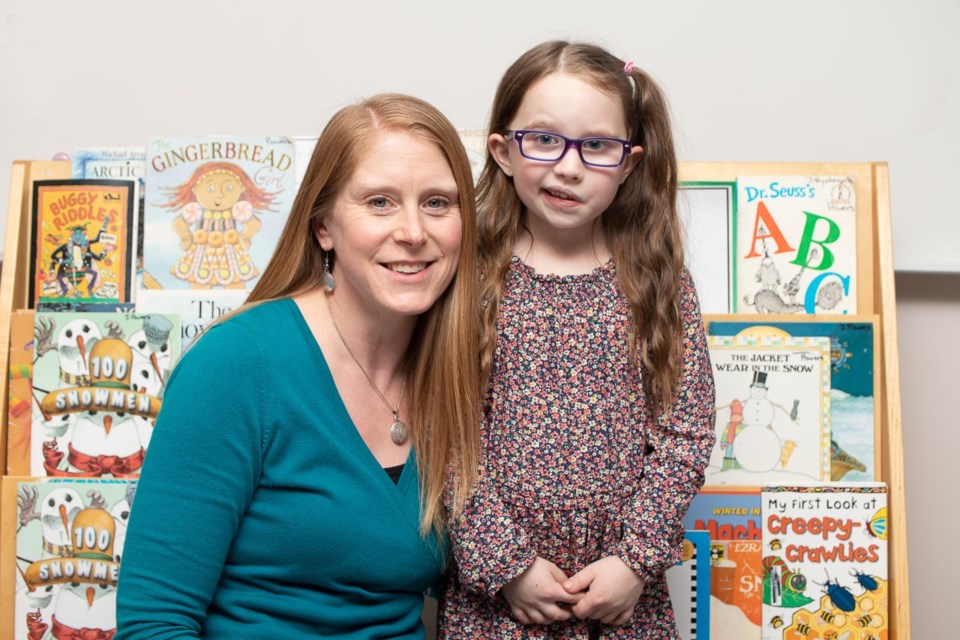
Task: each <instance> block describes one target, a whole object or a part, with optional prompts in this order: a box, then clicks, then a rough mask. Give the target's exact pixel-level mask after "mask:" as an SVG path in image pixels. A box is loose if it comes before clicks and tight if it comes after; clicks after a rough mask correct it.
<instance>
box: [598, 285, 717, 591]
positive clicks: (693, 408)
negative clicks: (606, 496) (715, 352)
mask: <svg viewBox="0 0 960 640" xmlns="http://www.w3.org/2000/svg"><path fill="white" fill-rule="evenodd" d="M680 313H681V316H682V322H683V363H682V368H681V378H680V386H679V390H678V394H677V400H676V403H675V405H674V408H673V411H671V412H670V414H669V415H665V416H661V418H660V419H659V420H651V421H650V424H649V429H648V432H647V449H648V451H649V453H648V455H647V456H646V459H645V463H644V469H643V478H642V480H641V482H640V489H639V491H638V492H637V494H636V498H635V501H634V504H633V505H631V507H630V508H628V509H627V510H626V512H625V516H624V532H623V540H622V542H621V543H620V544H619V546H618V547H617V548H616V549H614V550H613V552H612V555H616V556H617V557H619V558H620V559H621V560H623V561H624V562H625V563H626V564H627V566H629V567H630V568H632V569H633V570H634V571H636V572H637V574H638V575H639V576H640V577H641V578H643V579H644V581H645V582H650V580H651V579H653V578H654V577H656V576H659V575H660V574H662V573H663V572H664V571H666V570H667V569H668V568H670V567H671V566H673V565H675V564H676V563H677V562H678V561H679V559H680V541H681V539H682V537H683V516H684V514H685V513H686V511H687V508H688V507H689V505H690V501H691V500H692V499H693V497H694V495H696V493H697V492H698V491H699V490H700V487H701V486H702V485H703V480H704V473H703V472H704V469H705V468H706V466H707V462H708V461H709V459H710V451H711V449H712V448H713V444H714V441H715V439H716V436H715V427H714V421H715V419H714V413H715V402H716V398H715V391H714V383H713V371H712V369H711V366H710V353H709V351H708V349H707V339H706V335H705V332H704V329H703V322H702V320H701V317H700V305H699V303H698V301H697V294H696V290H695V288H694V285H693V280H692V279H691V277H690V274H689V273H686V272H685V273H684V277H683V281H682V284H681V297H680Z"/></svg>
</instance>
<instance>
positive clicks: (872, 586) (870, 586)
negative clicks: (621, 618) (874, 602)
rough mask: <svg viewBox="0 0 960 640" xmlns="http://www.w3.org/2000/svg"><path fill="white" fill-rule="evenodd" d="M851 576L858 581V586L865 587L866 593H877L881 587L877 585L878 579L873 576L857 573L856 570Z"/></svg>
mask: <svg viewBox="0 0 960 640" xmlns="http://www.w3.org/2000/svg"><path fill="white" fill-rule="evenodd" d="M850 575H852V576H853V577H855V578H856V579H857V584H859V585H860V586H861V587H863V589H864V591H876V590H877V589H878V588H879V587H880V585H879V584H877V579H876V578H874V577H873V576H871V575H867V574H866V573H863V572H862V571H857V570H856V569H854V570H853V571H852V572H851V573H850Z"/></svg>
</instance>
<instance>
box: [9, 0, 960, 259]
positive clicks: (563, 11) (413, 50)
mask: <svg viewBox="0 0 960 640" xmlns="http://www.w3.org/2000/svg"><path fill="white" fill-rule="evenodd" d="M958 24H960V3H957V2H955V1H954V0H942V1H938V0H916V1H914V2H909V3H908V2H903V1H895V0H844V1H842V2H836V1H834V0H807V1H806V2H798V1H793V2H769V1H768V0H742V1H741V0H727V1H726V2H708V1H706V0H704V1H702V2H691V1H690V0H676V1H674V0H671V1H669V2H666V1H663V2H652V1H649V0H648V1H643V0H604V1H602V2H590V3H588V2H586V1H585V0H525V1H522V2H518V1H516V0H514V1H508V0H487V1H486V2H471V3H466V2H454V1H451V0H416V1H413V0H410V1H407V2H386V1H383V0H381V1H377V0H350V1H349V2H340V3H330V2H310V1H307V0H301V1H298V0H230V1H228V0H163V1H162V2H160V1H157V2H143V1H141V2H131V1H129V0H83V1H82V2H77V1H69V0H0V92H2V98H0V171H6V170H8V169H7V167H9V166H10V162H11V161H12V160H14V159H19V158H26V159H35V158H49V157H51V156H52V155H53V154H54V153H56V152H58V151H65V152H69V151H71V150H72V149H75V148H78V147H80V146H96V145H139V144H143V142H144V141H145V139H146V138H147V137H148V136H150V135H174V134H179V135H189V134H209V133H237V134H244V133H248V134H284V135H301V134H316V133H317V132H318V131H319V129H320V128H321V127H322V126H323V124H324V122H325V121H326V119H327V118H328V117H329V115H330V114H331V113H332V112H333V111H335V110H336V109H337V108H338V107H340V106H342V105H343V104H345V103H347V102H352V101H354V100H355V99H356V98H358V97H360V96H365V95H370V94H372V93H377V92H381V91H388V90H393V91H401V92H405V93H412V94H414V95H417V96H420V97H422V98H425V99H427V100H429V101H431V102H433V103H435V104H436V105H437V106H438V107H440V108H441V109H442V110H443V111H444V112H445V113H446V114H447V115H448V116H449V117H450V118H451V119H452V120H453V122H454V124H455V125H457V126H458V127H460V128H480V127H483V125H484V124H485V120H486V116H487V112H488V108H489V101H490V99H491V96H492V94H493V90H494V88H495V86H496V83H497V81H498V79H499V77H500V75H501V74H502V72H503V70H504V69H505V68H506V67H507V65H508V64H509V63H510V62H511V61H513V60H514V59H515V58H516V56H517V55H518V54H519V53H521V52H522V51H524V50H525V49H527V48H528V47H529V46H531V45H532V44H534V43H537V42H540V41H542V40H544V39H547V38H554V37H572V38H582V39H589V40H594V41H598V42H600V43H602V44H605V45H606V46H608V47H609V48H610V49H611V50H612V51H614V52H615V53H617V54H619V55H621V56H622V57H624V58H630V59H633V60H634V61H635V62H636V63H637V64H638V65H640V66H641V67H644V68H646V69H647V70H648V71H650V72H651V73H652V74H653V75H654V76H655V77H657V78H658V79H660V81H661V82H662V84H663V85H664V86H665V88H666V90H667V92H668V94H669V95H670V97H671V99H672V103H673V107H674V110H675V112H676V126H677V133H678V141H679V148H680V154H681V157H682V159H687V160H743V161H748V160H750V161H753V160H760V161H763V160H781V161H810V162H820V161H844V162H861V161H874V160H885V161H888V162H890V168H891V178H892V184H893V204H894V225H895V231H896V236H897V246H896V249H895V252H896V255H895V259H896V264H897V267H898V269H901V270H905V269H908V270H924V271H944V270H953V271H958V272H960V252H957V251H955V250H954V248H953V239H954V238H955V237H957V236H960V216H957V215H955V214H954V209H955V207H954V202H953V200H952V197H951V196H952V191H951V190H949V189H944V188H941V185H944V184H949V183H950V181H951V180H952V179H953V178H954V176H956V175H960V154H957V153H956V151H955V149H954V145H953V144H951V142H954V143H955V142H956V141H957V140H960V119H958V118H957V117H956V114H957V113H958V112H960V87H958V83H957V82H956V81H955V75H956V71H957V66H958V60H960V38H957V37H956V35H955V33H954V32H955V29H956V26H957V25H958ZM7 185H8V180H7V179H6V178H5V177H4V176H3V175H2V174H0V202H4V203H5V202H6V195H7V188H8V186H7ZM4 215H5V213H0V223H2V222H3V216H4ZM0 228H3V227H0Z"/></svg>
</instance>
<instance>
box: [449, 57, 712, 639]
mask: <svg viewBox="0 0 960 640" xmlns="http://www.w3.org/2000/svg"><path fill="white" fill-rule="evenodd" d="M488 148H489V152H490V153H489V155H488V158H487V162H486V165H485V167H484V170H483V173H482V175H481V177H480V181H479V184H478V203H479V205H478V209H479V215H480V220H479V225H480V227H479V232H478V237H479V243H480V260H481V263H480V266H481V273H483V274H484V279H483V281H482V285H481V300H482V301H483V304H484V308H483V321H484V334H483V337H482V341H481V345H482V347H483V371H484V376H485V380H486V381H487V383H488V393H487V398H486V407H485V414H484V421H483V426H482V437H481V442H482V447H481V454H482V458H483V465H482V468H481V474H480V478H479V480H478V482H477V485H476V488H475V490H474V493H473V495H472V497H471V500H470V501H469V502H468V505H467V508H466V509H465V510H464V512H463V513H462V514H461V516H460V517H458V518H456V519H454V520H453V522H452V524H451V531H450V536H451V542H452V546H453V554H454V559H455V561H456V565H457V571H456V572H455V573H454V575H453V576H452V577H451V580H450V584H449V585H448V587H447V591H446V594H445V600H444V603H443V610H442V613H441V625H442V626H441V629H442V631H441V633H442V636H443V637H445V638H485V639H492V638H587V637H590V638H676V637H677V635H676V634H677V632H676V628H675V624H674V620H673V612H672V608H671V605H670V600H669V595H668V593H667V588H666V583H665V581H664V576H663V574H664V571H665V570H666V569H667V568H668V567H670V566H672V565H674V564H676V562H677V560H678V558H679V551H680V542H681V539H682V534H683V531H682V529H683V527H682V517H683V515H684V512H685V511H686V509H687V506H688V504H689V503H690V500H691V499H692V498H693V496H694V494H695V493H696V492H697V491H698V490H699V488H700V486H701V484H702V482H703V469H704V467H705V466H706V464H707V460H708V457H709V453H710V449H711V447H712V445H713V440H714V436H713V428H714V421H713V417H714V412H713V406H714V388H713V379H712V374H711V369H710V363H709V358H708V354H707V349H706V340H705V337H704V332H703V327H702V324H701V320H700V312H699V307H698V303H697V297H696V293H695V291H694V287H693V283H692V281H691V278H690V276H689V274H688V273H687V271H686V270H685V269H684V266H683V265H684V262H683V251H682V247H681V230H680V222H679V220H678V216H677V211H676V207H675V197H676V189H677V166H676V159H675V157H674V151H673V143H672V136H671V133H670V126H669V118H668V112H667V106H666V103H665V101H664V98H663V95H662V94H661V92H660V90H659V88H658V87H657V86H656V85H655V84H654V82H653V81H652V80H651V79H650V78H649V76H647V75H646V74H645V73H643V72H642V71H640V70H639V69H637V68H634V66H633V64H632V63H630V62H627V63H624V62H623V61H621V60H618V59H617V58H615V57H614V56H612V55H610V54H609V53H607V52H606V51H604V50H603V49H600V48H598V47H596V46H592V45H587V44H570V43H566V42H548V43H545V44H542V45H539V46H537V47H535V48H533V49H531V50H530V51H528V52H527V53H525V54H524V55H523V56H521V57H520V59H519V60H517V61H516V62H515V63H514V64H513V66H511V67H510V68H509V69H508V70H507V73H506V75H505V76H504V78H503V80H502V81H501V82H500V86H499V88H498V90H497V95H496V99H495V101H494V105H493V111H492V117H491V125H490V135H489V138H488Z"/></svg>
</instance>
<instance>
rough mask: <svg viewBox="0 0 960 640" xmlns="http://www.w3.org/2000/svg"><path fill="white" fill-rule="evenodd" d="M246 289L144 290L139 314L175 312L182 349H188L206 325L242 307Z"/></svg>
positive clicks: (246, 292)
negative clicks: (178, 323)
mask: <svg viewBox="0 0 960 640" xmlns="http://www.w3.org/2000/svg"><path fill="white" fill-rule="evenodd" d="M248 293H249V292H248V291H246V290H245V289H208V290H206V291H192V290H191V291H182V290H172V289H167V290H163V289H144V290H143V291H141V292H140V295H138V296H137V313H141V314H143V313H176V314H177V315H179V316H180V348H181V350H182V351H183V352H184V353H186V351H187V348H188V347H189V346H190V345H191V344H193V342H194V341H195V340H196V339H197V338H199V337H200V335H201V334H202V333H203V331H204V329H206V328H207V326H208V325H209V324H210V323H211V322H213V321H214V320H216V319H217V318H219V317H220V316H222V315H223V314H225V313H228V312H230V311H233V310H234V309H237V308H239V307H240V306H241V305H242V304H243V303H244V301H245V300H246V299H247V294H248Z"/></svg>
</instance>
